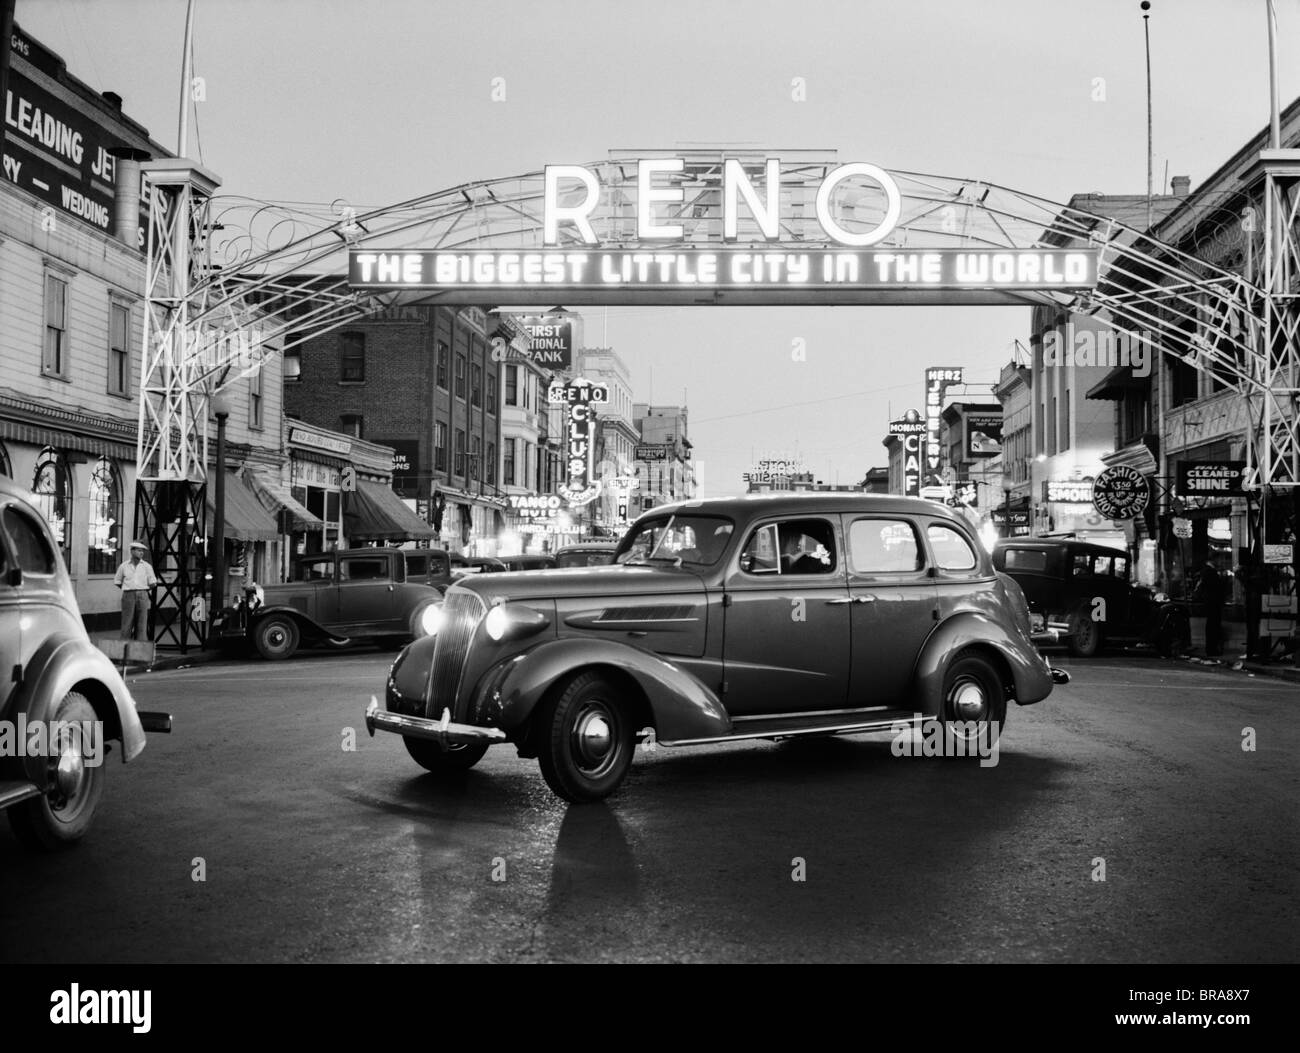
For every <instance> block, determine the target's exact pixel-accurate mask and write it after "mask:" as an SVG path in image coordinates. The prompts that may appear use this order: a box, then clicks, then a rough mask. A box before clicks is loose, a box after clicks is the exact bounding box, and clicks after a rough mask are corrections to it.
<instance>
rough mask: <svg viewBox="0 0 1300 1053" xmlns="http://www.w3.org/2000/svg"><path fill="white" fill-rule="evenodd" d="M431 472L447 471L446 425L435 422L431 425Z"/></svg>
mask: <svg viewBox="0 0 1300 1053" xmlns="http://www.w3.org/2000/svg"><path fill="white" fill-rule="evenodd" d="M433 470H434V471H435V472H445V471H446V470H447V425H445V424H443V422H442V421H436V422H435V423H434V425H433Z"/></svg>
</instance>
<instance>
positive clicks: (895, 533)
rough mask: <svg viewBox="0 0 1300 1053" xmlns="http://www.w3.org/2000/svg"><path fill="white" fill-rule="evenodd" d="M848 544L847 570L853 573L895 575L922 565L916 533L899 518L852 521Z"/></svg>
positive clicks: (914, 569)
mask: <svg viewBox="0 0 1300 1053" xmlns="http://www.w3.org/2000/svg"><path fill="white" fill-rule="evenodd" d="M848 544H849V569H850V570H852V571H853V573H855V574H896V573H900V572H906V571H918V570H920V569H921V567H922V566H923V565H924V560H923V558H922V556H921V545H920V542H918V541H917V538H916V531H915V530H914V529H913V528H912V524H911V523H908V522H906V521H904V520H901V519H855V520H854V521H853V522H852V523H851V524H850V526H849V541H848Z"/></svg>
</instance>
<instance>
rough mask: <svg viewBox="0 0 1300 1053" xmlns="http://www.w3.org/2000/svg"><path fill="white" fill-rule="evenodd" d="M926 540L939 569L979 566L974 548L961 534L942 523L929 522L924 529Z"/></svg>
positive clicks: (967, 568)
mask: <svg viewBox="0 0 1300 1053" xmlns="http://www.w3.org/2000/svg"><path fill="white" fill-rule="evenodd" d="M925 536H926V540H928V541H929V542H930V550H931V551H932V552H933V553H934V561H935V565H936V566H937V567H938V568H939V569H940V570H974V569H975V568H976V567H977V566H979V560H978V559H977V558H976V556H975V550H974V549H973V548H971V547H970V542H968V541H967V540H966V539H965V538H964V537H962V536H961V534H959V533H957V531H955V530H954V529H953V528H952V527H950V526H946V525H945V524H943V523H931V524H930V525H929V526H928V527H926V530H925Z"/></svg>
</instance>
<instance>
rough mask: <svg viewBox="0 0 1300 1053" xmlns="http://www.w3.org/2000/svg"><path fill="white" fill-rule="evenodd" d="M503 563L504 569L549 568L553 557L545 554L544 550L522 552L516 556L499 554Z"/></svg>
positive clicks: (553, 560) (553, 559)
mask: <svg viewBox="0 0 1300 1053" xmlns="http://www.w3.org/2000/svg"><path fill="white" fill-rule="evenodd" d="M498 558H499V559H500V560H501V562H502V563H504V564H505V566H506V570H510V571H519V570H551V569H552V568H553V567H554V566H555V565H556V564H555V557H554V556H550V555H547V554H546V553H544V552H524V553H521V554H519V555H517V556H500V557H498Z"/></svg>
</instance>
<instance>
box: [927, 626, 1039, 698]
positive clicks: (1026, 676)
mask: <svg viewBox="0 0 1300 1053" xmlns="http://www.w3.org/2000/svg"><path fill="white" fill-rule="evenodd" d="M966 650H974V651H984V652H986V653H987V652H990V651H991V652H993V654H992V655H991V657H992V658H993V659H994V661H995V664H997V660H998V659H1000V660H1001V662H1000V664H1001V667H1002V670H1001V671H1002V672H1003V673H1010V676H1011V682H1012V695H1013V696H1014V698H1015V700H1016V702H1017V703H1019V704H1020V705H1022V706H1027V705H1029V704H1030V703H1032V702H1038V701H1040V700H1042V699H1044V698H1046V697H1047V696H1048V695H1050V694H1051V693H1052V677H1051V673H1050V672H1049V670H1048V667H1047V663H1046V662H1045V661H1044V660H1043V657H1042V655H1040V654H1039V653H1038V651H1037V649H1036V648H1035V647H1034V645H1033V644H1032V643H1030V642H1029V641H1028V640H1025V639H1022V638H1020V637H1019V636H1018V635H1017V634H1015V633H1013V632H1011V631H1009V630H1008V629H1007V627H1006V626H1004V625H1001V624H1000V623H998V622H996V621H994V620H993V619H992V618H989V617H987V616H986V615H984V614H981V613H979V612H977V611H958V612H957V613H956V614H953V615H952V616H951V617H949V618H947V619H945V620H944V621H943V622H942V623H941V624H940V625H938V626H936V627H935V629H934V630H933V631H932V632H931V633H930V635H929V637H928V638H927V639H926V641H925V644H924V645H923V646H922V648H921V653H920V655H919V656H918V657H917V660H916V667H915V671H914V674H913V684H914V689H915V696H914V697H915V698H916V699H917V709H918V710H919V711H920V712H921V713H924V714H925V715H926V716H931V717H937V716H938V715H939V711H940V707H941V705H942V703H943V678H944V674H945V673H946V672H947V669H948V665H949V663H950V662H951V661H952V659H953V656H954V655H956V654H957V652H959V651H966Z"/></svg>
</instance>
